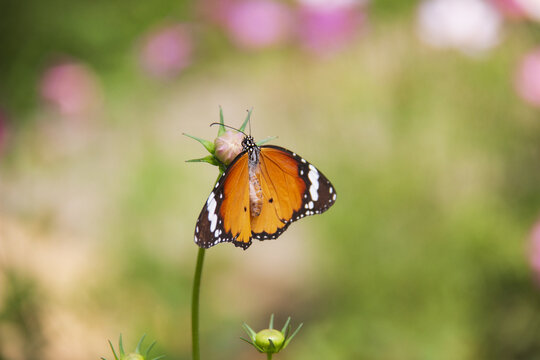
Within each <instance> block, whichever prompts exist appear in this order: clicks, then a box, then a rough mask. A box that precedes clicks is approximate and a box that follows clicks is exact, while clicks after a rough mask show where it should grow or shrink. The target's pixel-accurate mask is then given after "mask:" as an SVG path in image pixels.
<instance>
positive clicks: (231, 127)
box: [210, 122, 247, 136]
mask: <svg viewBox="0 0 540 360" xmlns="http://www.w3.org/2000/svg"><path fill="white" fill-rule="evenodd" d="M213 125H221V126H225V127H227V128H229V129H233V130H236V131H238V132H241V133H242V134H244V135H246V136H247V134H246V133H245V132H243V131H242V130H240V129H237V128H235V127H233V126H229V125H225V124H221V123H218V122H213V123H211V124H210V126H213Z"/></svg>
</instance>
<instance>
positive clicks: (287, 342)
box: [283, 323, 304, 349]
mask: <svg viewBox="0 0 540 360" xmlns="http://www.w3.org/2000/svg"><path fill="white" fill-rule="evenodd" d="M302 325H304V323H301V324H300V325H298V328H297V329H296V330H295V331H294V332H293V333H292V335H291V337H290V338H288V339H287V340H285V343H284V344H283V349H284V348H285V347H286V346H287V345H289V343H290V342H291V340H292V339H293V337H295V336H296V334H298V332H299V331H300V329H301V328H302Z"/></svg>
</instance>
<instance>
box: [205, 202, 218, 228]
mask: <svg viewBox="0 0 540 360" xmlns="http://www.w3.org/2000/svg"><path fill="white" fill-rule="evenodd" d="M215 196H216V195H215V194H214V193H213V192H212V193H211V194H210V196H209V197H208V201H207V202H206V210H208V221H210V231H212V232H214V230H216V225H217V215H216V206H217V203H216V199H215Z"/></svg>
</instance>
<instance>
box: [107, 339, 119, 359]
mask: <svg viewBox="0 0 540 360" xmlns="http://www.w3.org/2000/svg"><path fill="white" fill-rule="evenodd" d="M109 346H110V347H111V350H112V353H113V355H114V358H115V359H116V360H118V356H117V355H116V351H114V346H113V344H112V342H111V340H109Z"/></svg>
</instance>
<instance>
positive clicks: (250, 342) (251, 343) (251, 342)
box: [240, 337, 257, 347]
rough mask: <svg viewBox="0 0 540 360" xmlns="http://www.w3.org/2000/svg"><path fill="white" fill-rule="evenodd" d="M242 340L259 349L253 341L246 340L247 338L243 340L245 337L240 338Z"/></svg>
mask: <svg viewBox="0 0 540 360" xmlns="http://www.w3.org/2000/svg"><path fill="white" fill-rule="evenodd" d="M240 340H244V341H245V342H247V343H248V344H250V345H253V346H255V347H257V345H255V343H254V342H253V341H251V340H248V339H245V338H243V337H240Z"/></svg>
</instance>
